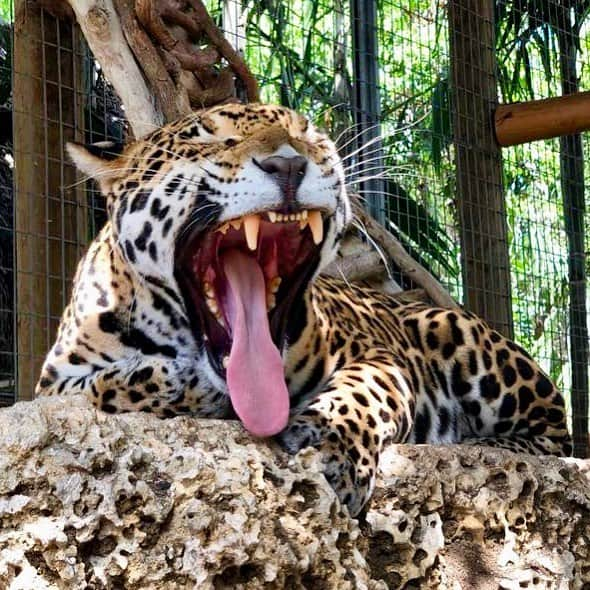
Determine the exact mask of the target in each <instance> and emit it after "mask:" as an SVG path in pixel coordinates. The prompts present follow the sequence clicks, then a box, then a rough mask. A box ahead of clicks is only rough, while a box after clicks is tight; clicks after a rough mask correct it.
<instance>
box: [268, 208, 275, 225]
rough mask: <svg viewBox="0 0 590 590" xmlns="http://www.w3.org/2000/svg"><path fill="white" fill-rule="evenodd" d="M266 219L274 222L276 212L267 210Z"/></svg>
mask: <svg viewBox="0 0 590 590" xmlns="http://www.w3.org/2000/svg"><path fill="white" fill-rule="evenodd" d="M268 219H269V221H270V222H271V223H275V222H276V220H277V214H276V212H275V211H269V212H268Z"/></svg>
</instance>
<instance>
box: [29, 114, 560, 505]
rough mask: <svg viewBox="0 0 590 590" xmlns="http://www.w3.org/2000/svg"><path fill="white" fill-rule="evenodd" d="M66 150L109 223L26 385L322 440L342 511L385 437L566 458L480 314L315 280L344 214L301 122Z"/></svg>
mask: <svg viewBox="0 0 590 590" xmlns="http://www.w3.org/2000/svg"><path fill="white" fill-rule="evenodd" d="M68 149H69V153H70V155H71V157H72V159H73V160H74V161H75V162H76V164H77V166H78V167H79V168H80V170H81V171H83V172H84V173H86V174H88V175H89V176H92V177H94V178H95V179H96V180H97V182H98V183H99V185H100V188H101V190H102V192H103V193H104V194H105V196H106V198H107V204H108V205H107V208H108V215H109V221H108V222H107V224H106V226H105V227H104V229H103V230H102V231H101V232H100V234H99V235H98V237H97V238H96V239H95V240H94V241H93V243H92V244H91V246H90V248H89V250H88V252H87V254H86V255H85V256H84V258H83V259H82V261H81V262H80V265H79V268H78V271H77V274H76V277H75V280H74V286H73V293H72V297H71V301H70V303H69V305H68V306H67V308H66V310H65V312H64V314H63V318H62V321H61V324H60V326H59V330H58V335H57V339H56V342H55V344H54V346H53V348H52V349H51V351H50V352H49V354H48V356H47V359H46V361H45V364H44V366H43V369H42V374H41V377H40V379H39V383H38V385H37V390H36V391H37V394H39V395H51V394H71V393H75V392H84V393H86V394H87V395H88V396H89V398H90V399H91V400H92V402H93V403H94V404H95V405H96V406H97V407H98V408H101V409H102V410H104V411H105V412H111V413H114V412H120V411H128V410H141V411H144V412H152V413H154V414H157V415H159V416H162V417H171V416H175V415H178V414H189V415H194V416H206V417H217V418H228V417H236V416H237V417H238V418H239V419H240V420H241V421H242V423H243V425H244V426H245V428H246V429H248V430H249V431H250V432H251V433H253V434H254V435H257V436H264V437H266V436H272V435H278V440H279V441H280V442H281V443H282V444H283V445H284V447H285V448H287V449H288V450H289V451H290V452H296V451H297V450H299V449H300V448H302V447H306V446H309V445H311V446H314V447H317V448H318V449H320V450H321V452H322V453H323V456H324V459H325V472H326V476H327V477H328V479H329V481H330V482H331V483H332V485H333V487H334V488H335V490H336V492H337V493H338V495H339V496H340V498H341V500H342V501H343V502H345V503H346V504H347V505H348V506H349V509H350V511H351V513H352V514H357V513H358V512H359V511H360V510H361V509H362V507H363V506H364V504H365V503H366V501H367V499H368V498H369V497H370V494H371V491H372V488H373V484H374V479H375V472H376V469H377V465H378V460H379V455H380V453H381V451H382V450H383V448H384V446H385V445H387V444H388V443H391V442H403V441H410V442H417V443H424V442H432V443H453V442H460V441H464V442H468V443H473V442H484V443H486V444H489V445H495V446H502V447H506V448H509V449H513V450H516V451H527V452H531V453H549V454H555V455H568V454H570V452H571V444H570V438H569V435H568V431H567V427H566V421H565V414H564V400H563V398H562V396H561V394H560V393H559V392H558V391H557V390H556V388H555V387H554V385H553V384H552V383H551V381H550V380H549V379H548V378H547V376H546V375H545V374H544V373H543V371H542V370H541V369H540V368H539V366H538V365H537V364H535V362H534V361H533V360H532V359H531V358H530V357H529V355H528V354H527V353H526V352H525V351H524V350H523V349H522V348H520V347H519V346H518V345H516V344H514V343H513V342H511V341H509V340H507V339H506V338H504V337H502V336H501V335H500V334H498V332H496V331H494V330H492V329H490V328H489V327H488V326H487V325H486V323H485V322H484V321H482V320H481V319H479V318H477V317H475V316H474V315H472V314H471V313H469V312H466V311H460V310H446V309H439V308H431V307H427V306H425V305H422V304H418V303H416V304H410V305H401V304H400V303H398V302H396V300H395V299H393V298H392V297H390V296H388V295H385V294H383V293H379V292H376V291H373V290H371V289H367V288H364V287H361V286H355V285H349V284H346V283H344V282H341V281H339V280H334V279H328V278H321V277H318V274H319V272H320V270H321V269H322V268H323V267H324V266H325V265H326V264H328V262H330V261H331V260H332V259H333V257H334V255H335V252H336V250H337V247H338V243H339V241H340V240H341V237H342V235H343V232H344V230H345V228H346V226H347V224H348V223H349V222H350V220H351V219H350V218H351V209H350V203H349V200H348V197H347V194H346V190H345V178H344V173H343V168H342V163H341V161H340V159H339V157H338V155H337V152H336V149H335V147H334V144H333V143H332V142H331V141H330V140H329V139H328V138H327V137H326V136H325V135H323V134H322V133H320V132H319V131H318V130H317V129H316V128H315V127H314V126H313V125H311V124H310V123H309V122H308V121H306V120H305V119H304V118H303V117H301V116H299V115H298V114H296V113H294V112H292V111H289V110H288V109H285V108H282V107H275V106H265V105H249V106H241V105H226V106H221V107H216V108H213V109H211V110H208V111H204V112H201V113H196V114H193V115H190V116H188V117H186V118H184V119H181V120H180V121H177V122H175V123H173V124H170V125H167V126H166V127H163V128H161V129H158V130H156V131H155V132H153V133H152V134H150V135H148V136H147V137H145V138H143V139H141V140H139V141H137V142H135V143H132V144H130V145H128V146H127V147H125V148H124V149H123V150H122V151H121V152H120V153H116V149H115V147H113V146H105V145H98V146H96V145H95V146H90V147H87V148H84V147H82V146H79V145H70V146H69V148H68ZM114 152H115V153H114Z"/></svg>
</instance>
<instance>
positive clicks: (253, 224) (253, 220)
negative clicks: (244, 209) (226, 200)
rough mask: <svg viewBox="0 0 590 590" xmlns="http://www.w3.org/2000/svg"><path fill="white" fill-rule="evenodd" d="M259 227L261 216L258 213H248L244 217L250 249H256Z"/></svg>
mask: <svg viewBox="0 0 590 590" xmlns="http://www.w3.org/2000/svg"><path fill="white" fill-rule="evenodd" d="M259 229H260V217H259V216H258V215H246V216H245V217H244V233H245V234H246V243H247V244H248V248H250V250H256V246H257V245H258V230H259Z"/></svg>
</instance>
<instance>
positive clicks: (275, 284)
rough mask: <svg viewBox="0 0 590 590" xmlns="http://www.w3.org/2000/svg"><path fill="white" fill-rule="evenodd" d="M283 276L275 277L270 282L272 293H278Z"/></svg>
mask: <svg viewBox="0 0 590 590" xmlns="http://www.w3.org/2000/svg"><path fill="white" fill-rule="evenodd" d="M281 280H282V279H281V277H275V278H274V279H273V280H272V281H271V282H270V291H271V293H276V292H277V291H278V290H279V287H280V286H281Z"/></svg>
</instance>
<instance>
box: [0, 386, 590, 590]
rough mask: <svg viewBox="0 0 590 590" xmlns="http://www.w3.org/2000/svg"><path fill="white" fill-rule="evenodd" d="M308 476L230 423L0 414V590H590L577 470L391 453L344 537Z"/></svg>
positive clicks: (589, 522)
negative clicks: (364, 506)
mask: <svg viewBox="0 0 590 590" xmlns="http://www.w3.org/2000/svg"><path fill="white" fill-rule="evenodd" d="M320 468H321V462H320V457H319V455H318V454H317V453H316V452H314V451H311V450H306V451H304V452H302V453H300V454H299V455H298V456H297V457H289V456H287V455H285V454H284V453H283V452H282V451H281V450H280V449H279V448H278V447H277V446H276V445H275V444H274V443H272V442H265V441H255V440H253V439H252V438H251V437H250V436H248V435H247V434H246V433H245V432H244V430H243V429H242V427H241V426H240V425H239V424H237V423H234V422H229V421H227V422H223V421H213V420H194V419H190V418H175V419H171V420H159V419H157V418H154V417H153V416H149V415H147V414H126V415H120V416H110V415H106V414H103V413H101V412H98V411H96V410H94V409H93V408H91V407H90V406H89V404H88V403H87V402H86V401H85V400H84V399H83V398H80V397H66V398H47V399H39V400H36V401H35V402H30V403H26V402H24V403H19V404H16V405H15V406H13V407H12V408H8V409H4V410H1V411H0V522H1V526H0V588H2V589H5V588H6V589H10V590H45V589H47V590H49V589H51V590H53V589H60V590H61V589H67V590H70V589H78V588H80V589H83V588H92V589H97V590H99V589H103V588H109V589H111V588H112V589H117V590H119V589H125V588H128V589H141V590H150V589H155V590H160V589H177V588H178V589H189V588H190V589H192V588H204V589H209V588H211V589H228V590H229V589H234V588H236V589H241V588H243V589H259V588H277V589H278V588H287V589H297V588H307V589H314V590H316V589H318V590H330V589H338V590H339V589H351V590H352V589H357V588H358V589H367V590H377V589H385V588H402V587H405V588H441V589H447V588H448V589H460V588H463V589H465V590H472V589H474V590H480V589H487V588H490V589H492V588H493V589H497V588H505V589H512V588H554V589H562V588H563V589H566V588H573V589H575V590H585V589H588V588H590V486H589V476H588V471H589V468H588V465H587V464H586V463H584V462H582V461H573V460H569V461H562V460H559V459H554V458H532V457H528V456H524V455H514V454H512V453H509V452H505V451H498V450H492V449H486V448H483V447H467V446H465V447H458V446H453V447H428V446H423V447H416V446H395V447H391V448H390V450H389V451H388V452H387V453H386V456H385V457H384V460H383V467H382V471H383V473H382V475H381V479H380V481H379V482H378V485H377V489H376V491H375V496H374V499H373V502H372V503H371V506H370V508H369V509H368V511H367V512H366V514H365V515H363V518H361V519H359V521H357V520H355V519H351V518H349V516H348V514H347V512H346V510H345V509H343V508H341V506H340V504H339V502H338V500H337V499H336V497H335V496H334V493H333V492H332V490H331V488H330V486H329V485H328V484H327V482H326V481H325V479H324V477H323V476H322V475H321V473H320ZM359 523H360V524H359Z"/></svg>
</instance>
